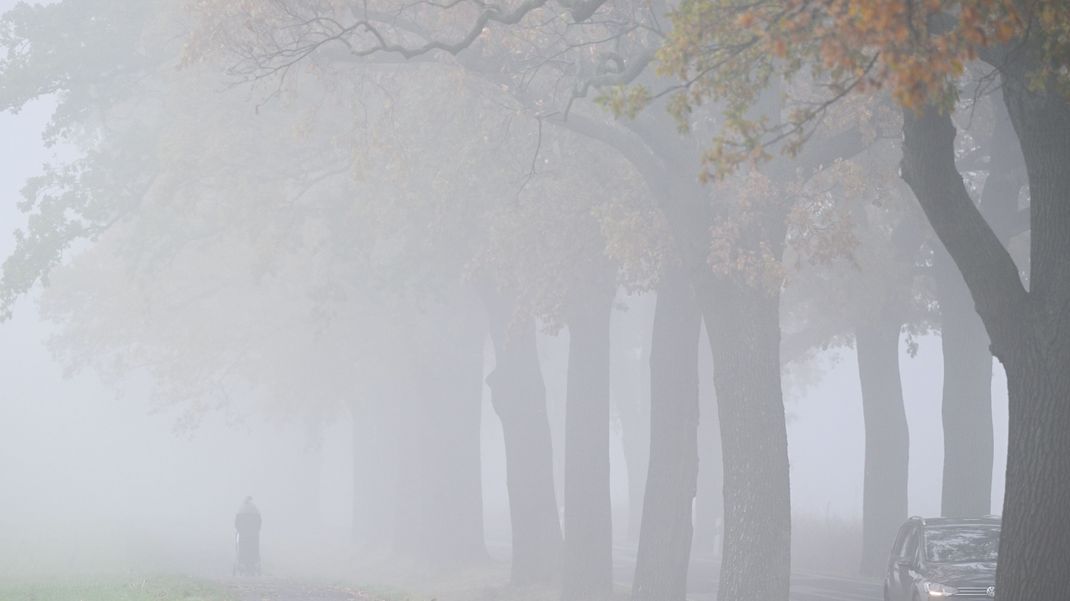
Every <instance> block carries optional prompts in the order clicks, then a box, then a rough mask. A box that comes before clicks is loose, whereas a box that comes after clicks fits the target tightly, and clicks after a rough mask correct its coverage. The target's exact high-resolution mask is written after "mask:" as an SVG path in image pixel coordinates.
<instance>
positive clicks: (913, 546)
mask: <svg viewBox="0 0 1070 601" xmlns="http://www.w3.org/2000/svg"><path fill="white" fill-rule="evenodd" d="M917 552H918V529H917V528H914V527H911V528H910V531H909V532H907V537H906V540H905V541H903V547H902V548H901V549H900V550H899V558H900V559H914V558H915V557H916V556H917Z"/></svg>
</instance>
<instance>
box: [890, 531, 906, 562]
mask: <svg viewBox="0 0 1070 601" xmlns="http://www.w3.org/2000/svg"><path fill="white" fill-rule="evenodd" d="M909 531H910V525H909V524H904V525H903V526H901V527H900V528H899V533H898V534H896V535H895V544H893V545H892V557H901V556H902V555H903V544H904V543H905V542H906V539H907V533H908V532H909Z"/></svg>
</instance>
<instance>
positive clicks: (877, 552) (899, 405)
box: [855, 314, 910, 576]
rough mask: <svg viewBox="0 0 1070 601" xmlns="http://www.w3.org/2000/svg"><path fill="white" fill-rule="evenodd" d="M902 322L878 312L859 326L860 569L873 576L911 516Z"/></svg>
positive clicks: (880, 568) (878, 572)
mask: <svg viewBox="0 0 1070 601" xmlns="http://www.w3.org/2000/svg"><path fill="white" fill-rule="evenodd" d="M901 325H902V324H901V323H900V321H899V320H898V319H896V318H894V317H889V316H886V315H880V314H878V316H877V317H875V318H874V319H873V320H872V321H869V322H867V323H863V324H860V325H858V326H857V327H856V329H855V341H856V346H857V350H858V376H859V380H860V381H861V384H862V413H863V417H864V420H865V430H866V457H865V473H864V482H863V493H862V565H861V570H862V573H863V574H865V575H868V576H877V575H880V574H882V573H883V570H884V568H885V566H886V565H887V561H888V549H890V548H891V545H892V542H893V541H894V540H895V534H896V531H897V530H898V529H899V526H901V525H902V524H903V521H904V520H906V518H907V472H908V466H909V461H910V435H909V433H908V431H907V417H906V410H905V409H904V407H903V387H902V384H901V382H900V378H899V330H900V327H901Z"/></svg>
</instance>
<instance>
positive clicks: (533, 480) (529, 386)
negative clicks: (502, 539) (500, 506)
mask: <svg viewBox="0 0 1070 601" xmlns="http://www.w3.org/2000/svg"><path fill="white" fill-rule="evenodd" d="M481 296H482V298H483V303H484V306H485V307H486V309H487V314H488V316H489V321H490V333H491V340H492V342H493V344H494V371H492V372H491V373H490V375H489V376H487V385H488V386H489V387H490V391H491V403H492V404H493V406H494V411H495V412H496V413H497V414H498V418H499V419H501V422H502V432H503V434H504V438H505V470H506V487H507V488H508V492H509V520H510V525H511V527H512V550H513V553H512V576H511V580H512V582H513V584H518V585H524V584H547V583H552V582H554V581H556V580H557V578H558V576H559V574H560V569H561V561H560V553H561V544H562V542H561V541H562V539H561V525H560V522H559V520H558V514H557V497H556V494H555V492H554V474H553V449H552V446H551V441H550V422H549V419H548V418H547V415H546V388H545V385H544V383H543V379H542V373H541V370H540V367H539V355H538V351H537V349H536V346H535V324H534V321H533V320H532V319H531V318H530V317H528V318H522V319H521V320H520V323H519V324H518V325H516V326H515V327H511V326H512V324H513V320H514V318H515V315H514V313H515V311H514V305H513V303H510V302H508V301H506V300H505V299H504V298H502V296H501V294H499V293H497V292H495V291H492V290H489V289H487V290H484V291H482V294H481Z"/></svg>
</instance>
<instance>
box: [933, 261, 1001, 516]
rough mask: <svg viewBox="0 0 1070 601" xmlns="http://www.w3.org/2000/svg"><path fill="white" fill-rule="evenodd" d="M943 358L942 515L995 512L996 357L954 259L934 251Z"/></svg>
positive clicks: (977, 514) (974, 514) (969, 514)
mask: <svg viewBox="0 0 1070 601" xmlns="http://www.w3.org/2000/svg"><path fill="white" fill-rule="evenodd" d="M936 275H937V294H938V295H939V300H940V340H941V344H942V347H943V355H944V398H943V406H942V416H943V425H944V479H943V492H942V495H941V501H940V513H941V514H942V515H945V516H949V517H969V516H981V515H988V514H989V513H991V512H992V456H993V442H992V437H993V434H992V353H991V352H990V351H989V350H988V347H989V341H988V333H987V332H986V331H985V326H984V323H983V322H982V321H981V316H980V315H978V314H977V311H975V310H974V308H973V299H971V298H970V291H969V289H968V288H966V282H964V281H963V279H962V274H960V273H959V270H958V268H957V267H955V264H954V262H953V261H952V260H951V256H950V255H948V254H947V251H945V250H944V249H942V248H941V249H939V250H938V251H937V252H936Z"/></svg>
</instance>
